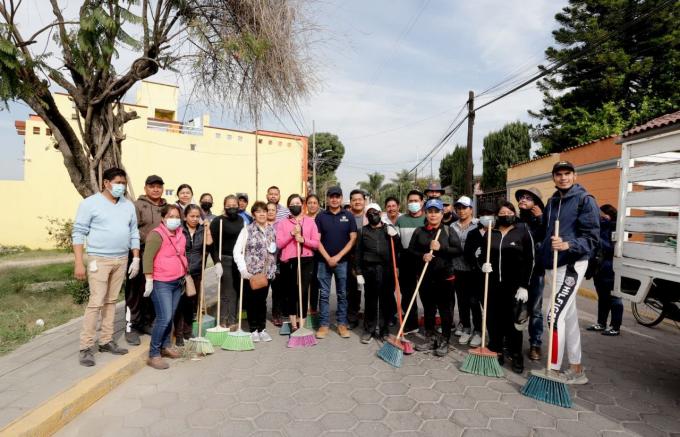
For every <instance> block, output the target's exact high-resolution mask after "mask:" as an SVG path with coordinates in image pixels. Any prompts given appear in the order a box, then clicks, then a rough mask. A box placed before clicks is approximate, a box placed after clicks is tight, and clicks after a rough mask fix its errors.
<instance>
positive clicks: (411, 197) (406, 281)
mask: <svg viewBox="0 0 680 437" xmlns="http://www.w3.org/2000/svg"><path fill="white" fill-rule="evenodd" d="M406 201H407V204H408V213H407V214H404V215H402V216H401V217H399V218H398V219H397V228H399V236H400V238H401V244H402V246H403V249H402V251H401V254H400V255H399V287H400V289H401V293H402V299H401V306H402V311H404V312H405V311H406V309H407V308H408V304H409V302H410V300H411V296H413V292H414V291H415V289H416V282H417V281H418V274H419V273H420V272H419V271H417V267H416V266H417V265H418V263H419V260H418V259H416V257H414V256H413V255H412V254H411V253H410V252H409V251H408V246H409V243H410V242H411V237H412V236H413V233H414V232H415V230H416V229H417V228H419V227H421V226H424V225H425V214H424V213H423V193H421V192H420V191H418V190H411V191H410V192H409V193H408V196H406ZM417 331H418V302H417V301H416V302H413V309H412V310H411V313H410V314H409V316H408V319H407V320H406V325H405V328H404V332H406V333H411V332H417Z"/></svg>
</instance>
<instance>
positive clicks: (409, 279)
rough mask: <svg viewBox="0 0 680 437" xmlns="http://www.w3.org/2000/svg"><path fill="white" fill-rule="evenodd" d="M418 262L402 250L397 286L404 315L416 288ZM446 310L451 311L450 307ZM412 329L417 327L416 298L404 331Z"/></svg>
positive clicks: (418, 273) (418, 271) (418, 270)
mask: <svg viewBox="0 0 680 437" xmlns="http://www.w3.org/2000/svg"><path fill="white" fill-rule="evenodd" d="M420 264H421V263H419V262H418V260H416V259H415V258H414V257H413V256H412V255H410V254H409V253H407V252H402V254H401V257H400V258H399V287H400V289H401V309H402V311H403V312H404V315H405V314H406V310H407V309H408V304H409V302H410V301H411V297H412V296H413V293H414V292H415V289H416V283H417V282H418V276H419V275H420V269H418V267H417V266H418V265H420ZM421 300H422V296H421ZM448 312H449V313H450V312H451V309H450V308H449V311H448ZM414 329H418V299H416V301H415V302H413V308H411V313H410V314H409V316H408V319H406V325H405V329H404V332H409V331H413V330H414Z"/></svg>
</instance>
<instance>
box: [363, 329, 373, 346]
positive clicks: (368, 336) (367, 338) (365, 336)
mask: <svg viewBox="0 0 680 437" xmlns="http://www.w3.org/2000/svg"><path fill="white" fill-rule="evenodd" d="M371 341H373V334H372V333H370V332H368V331H364V333H363V334H361V342H362V343H363V344H369V343H370V342H371Z"/></svg>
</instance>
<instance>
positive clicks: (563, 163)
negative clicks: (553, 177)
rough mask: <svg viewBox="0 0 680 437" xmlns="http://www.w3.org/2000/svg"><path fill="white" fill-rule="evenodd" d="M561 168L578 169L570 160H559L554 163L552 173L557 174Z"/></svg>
mask: <svg viewBox="0 0 680 437" xmlns="http://www.w3.org/2000/svg"><path fill="white" fill-rule="evenodd" d="M559 170H571V171H576V170H575V168H574V164H572V163H571V162H569V161H558V162H556V163H555V165H553V169H552V173H553V174H555V173H556V172H557V171H559Z"/></svg>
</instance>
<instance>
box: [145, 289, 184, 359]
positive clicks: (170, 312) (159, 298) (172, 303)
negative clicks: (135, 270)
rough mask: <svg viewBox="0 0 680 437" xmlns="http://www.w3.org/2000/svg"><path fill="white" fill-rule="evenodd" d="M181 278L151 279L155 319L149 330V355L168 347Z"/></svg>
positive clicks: (158, 354) (158, 353) (180, 292)
mask: <svg viewBox="0 0 680 437" xmlns="http://www.w3.org/2000/svg"><path fill="white" fill-rule="evenodd" d="M182 279H184V278H180V279H176V280H174V281H169V282H163V281H156V280H154V281H153V292H152V293H151V301H152V302H153V307H154V309H155V310H156V320H155V321H154V322H153V330H152V331H151V345H150V347H149V357H151V358H153V357H158V356H160V355H161V348H163V349H165V348H167V347H170V331H172V319H173V316H174V315H175V310H177V304H178V303H179V298H180V296H182Z"/></svg>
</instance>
